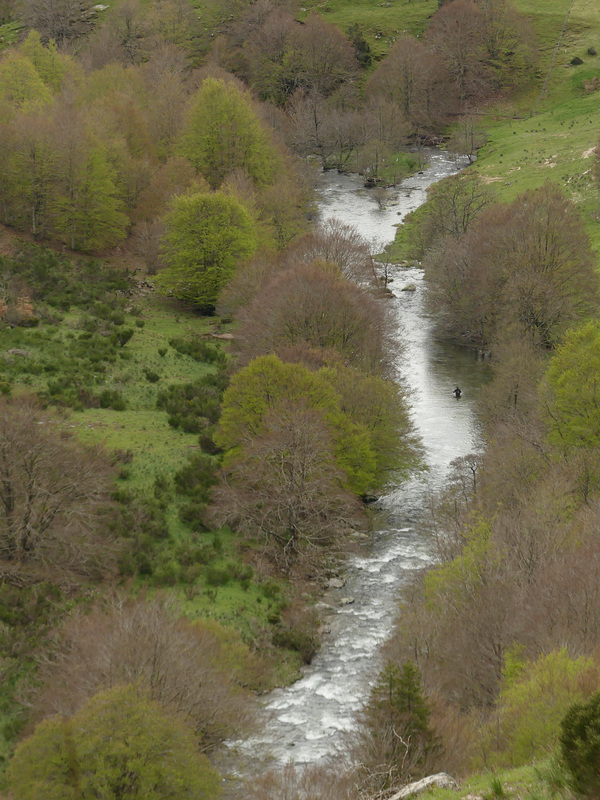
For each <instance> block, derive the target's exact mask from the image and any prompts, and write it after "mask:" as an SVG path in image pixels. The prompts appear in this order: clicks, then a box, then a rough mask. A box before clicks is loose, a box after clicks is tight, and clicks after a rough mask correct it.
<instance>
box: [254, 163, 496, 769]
mask: <svg viewBox="0 0 600 800" xmlns="http://www.w3.org/2000/svg"><path fill="white" fill-rule="evenodd" d="M460 166H462V164H461V163H460V162H459V163H457V162H456V161H455V160H454V159H453V158H452V157H451V156H448V155H447V154H445V153H442V152H440V151H432V152H431V153H430V165H429V167H427V168H426V169H424V170H423V171H422V173H421V174H416V175H413V176H411V177H410V178H408V179H407V180H406V181H404V182H403V183H402V184H401V185H400V186H398V187H397V188H396V190H395V191H394V190H392V191H390V194H389V197H388V202H387V204H386V206H385V207H383V208H382V207H381V206H380V204H379V203H378V202H376V200H375V199H374V198H373V197H372V194H371V193H370V190H368V189H365V188H364V186H363V180H362V178H361V177H360V176H355V175H340V174H337V173H331V172H329V173H325V174H324V175H323V179H322V187H321V200H320V204H319V210H320V217H321V219H328V218H330V217H337V218H338V219H341V221H342V222H344V223H345V224H348V225H352V226H353V227H355V228H356V229H357V230H358V231H359V233H360V234H361V235H362V236H363V237H364V238H366V239H367V240H368V241H369V242H370V244H371V248H372V250H373V252H379V251H380V250H381V249H382V247H383V246H384V245H385V244H386V243H387V242H388V241H390V240H391V239H392V238H393V235H394V232H395V226H396V225H398V224H401V222H402V220H403V219H404V217H405V216H406V214H408V213H410V211H412V210H414V209H415V208H417V207H418V206H419V205H420V204H422V203H423V202H424V201H425V199H426V192H427V187H428V186H430V185H431V184H432V183H435V182H436V181H437V180H440V179H441V178H442V177H445V176H446V175H449V174H452V173H453V172H456V171H457V170H458V169H459V168H460ZM389 278H390V279H391V281H390V287H389V288H390V289H391V291H392V296H391V297H390V300H389V302H390V304H391V311H392V314H393V317H394V320H395V329H396V333H395V340H396V342H397V351H396V354H395V355H396V358H395V360H396V367H397V372H398V375H399V376H400V380H401V382H402V384H403V386H404V387H405V388H406V390H407V391H408V392H409V396H410V401H411V406H412V415H413V421H414V424H415V428H416V430H417V432H418V434H419V435H420V437H421V440H422V443H423V448H424V457H425V462H426V465H427V469H426V470H425V471H424V472H423V473H421V474H419V475H418V476H416V477H414V478H413V479H411V480H410V481H408V482H406V483H404V484H402V485H401V486H398V487H393V488H391V489H390V491H389V492H388V493H387V494H386V495H385V496H383V497H381V498H380V499H379V501H378V502H377V503H376V504H375V505H374V506H373V513H374V517H375V529H374V533H373V543H372V547H371V549H370V552H369V554H368V555H365V556H354V557H351V558H350V559H349V560H348V563H347V565H346V569H345V573H344V583H343V586H340V585H337V588H332V589H330V590H329V591H328V592H327V594H326V596H325V597H324V599H323V602H322V603H321V606H320V609H319V610H320V617H321V620H322V622H323V625H324V630H325V633H324V637H323V643H322V647H321V649H320V651H319V652H318V653H317V655H316V656H315V658H314V659H313V661H312V663H311V664H310V665H309V666H308V667H306V668H305V670H304V674H303V676H302V678H301V679H300V680H299V681H297V682H296V683H294V684H293V685H292V686H289V687H286V688H283V689H277V690H275V691H274V692H272V693H271V694H270V695H268V696H267V697H266V698H265V703H264V706H263V711H262V714H263V715H264V716H263V719H262V720H261V723H260V724H259V728H260V730H261V733H260V735H257V736H255V737H253V738H252V739H251V740H249V741H248V742H247V743H244V744H243V745H241V746H240V749H241V751H242V758H243V757H244V754H245V755H246V756H248V757H251V758H252V761H253V762H255V763H256V761H257V760H264V761H267V762H268V761H271V762H274V763H275V764H279V765H283V764H285V763H286V762H288V761H289V760H292V761H294V762H295V763H298V764H317V763H319V762H321V761H322V760H324V759H326V758H327V757H328V756H330V755H331V754H332V753H333V752H334V751H335V749H336V748H337V747H339V746H340V745H341V744H342V742H343V738H344V735H345V733H346V732H347V731H349V730H351V729H352V726H353V720H354V715H355V714H356V712H357V711H358V710H359V708H360V706H361V703H362V701H363V700H364V697H365V692H366V691H368V687H369V685H370V684H371V683H372V681H373V680H374V679H375V677H376V675H377V671H378V669H379V667H380V661H379V651H380V648H381V646H382V645H383V643H384V642H385V640H386V638H387V637H388V636H389V634H390V632H391V629H392V624H393V620H394V617H395V611H396V600H397V596H398V593H399V591H400V589H401V588H402V586H403V585H404V584H405V582H406V580H407V579H408V577H409V576H410V574H411V573H412V572H414V571H415V570H420V569H423V568H424V567H426V566H427V565H428V564H430V563H432V559H433V546H432V542H431V541H430V540H429V538H428V536H427V535H426V534H425V533H424V530H425V525H424V524H423V519H424V516H425V515H426V514H427V512H428V507H429V498H430V496H431V493H432V492H433V493H435V492H436V491H437V490H439V489H440V488H441V486H442V485H443V482H444V479H445V477H446V475H447V472H448V469H449V466H450V463H451V462H452V461H453V460H454V459H455V458H458V457H460V456H463V455H466V454H468V453H470V452H472V451H474V450H476V449H478V448H479V447H480V445H481V439H480V431H479V427H478V423H477V420H476V417H475V412H474V404H475V399H476V396H477V392H478V389H479V387H480V386H481V384H482V382H483V381H484V380H485V366H484V365H483V364H482V362H481V361H478V360H477V356H476V353H474V352H472V351H468V350H465V349H463V348H459V347H453V346H452V345H448V344H443V343H440V342H437V341H435V339H434V336H433V321H432V320H431V318H430V317H429V316H428V314H427V311H426V309H425V304H424V296H425V291H426V289H425V284H424V277H423V272H422V270H421V269H420V268H419V267H418V266H409V267H400V266H394V267H390V272H389ZM407 284H413V285H414V287H415V290H414V291H411V292H403V291H401V290H402V288H403V287H404V286H405V285H407ZM457 383H458V384H459V385H460V386H461V388H462V390H463V394H462V396H461V398H460V400H457V399H456V398H455V397H454V395H453V393H452V391H453V389H454V387H455V385H456V384H457Z"/></svg>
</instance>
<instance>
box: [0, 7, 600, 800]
mask: <svg viewBox="0 0 600 800" xmlns="http://www.w3.org/2000/svg"><path fill="white" fill-rule="evenodd" d="M567 11H569V12H570V13H569V15H568V16H567ZM597 52H600V7H599V6H598V3H597V2H596V1H595V0H575V2H574V3H570V2H569V0H512V2H510V3H509V2H508V0H506V2H504V0H503V2H498V3H496V4H494V3H490V2H489V0H447V2H438V3H435V2H434V0H391V2H382V3H377V4H373V3H367V2H361V0H357V2H347V0H327V2H320V3H315V4H312V3H306V4H304V5H302V6H295V5H293V4H291V5H285V6H283V5H279V4H276V3H271V2H268V0H267V1H266V2H264V3H263V2H262V0H261V2H258V3H234V2H231V1H230V0H206V2H205V1H204V0H160V2H159V0H143V1H142V0H113V2H107V3H106V5H104V4H103V5H102V6H94V7H93V8H92V7H91V5H90V4H88V3H85V2H80V0H61V2H60V3H59V4H48V3H46V2H45V0H23V2H16V0H15V2H13V1H12V0H4V2H1V0H0V222H1V225H0V395H1V396H0V401H1V402H0V478H1V480H0V680H1V687H0V772H1V774H2V777H0V789H5V790H6V791H10V792H12V794H10V795H9V797H10V798H11V800H12V798H14V800H28V798H31V800H37V799H38V798H39V797H41V796H42V795H41V794H40V793H43V794H44V796H47V797H48V798H50V797H54V796H56V797H59V796H60V797H61V798H62V797H67V796H69V797H70V796H72V797H73V798H74V799H75V798H76V797H82V798H83V797H85V798H87V797H88V796H89V797H92V796H96V794H94V793H97V791H99V789H98V786H99V785H100V784H99V783H98V781H100V782H101V781H103V780H105V778H106V781H108V783H110V782H111V780H112V777H111V775H112V772H111V770H112V769H113V767H112V766H111V764H113V760H112V759H113V755H114V754H113V751H112V750H111V747H112V745H110V743H107V740H106V737H105V733H106V731H107V730H109V729H110V730H111V731H112V729H113V727H114V729H115V730H117V731H118V737H121V736H122V738H119V739H118V743H117V744H118V747H120V748H122V750H121V751H120V752H121V753H124V754H125V755H123V759H124V760H123V763H124V764H126V765H132V764H134V762H135V765H134V767H135V770H139V771H138V772H136V773H135V775H136V778H135V780H133V781H132V783H131V785H130V786H129V788H127V790H126V791H125V790H123V791H121V789H120V788H119V787H118V786H117V783H118V782H119V781H120V780H121V778H123V775H126V774H127V775H129V774H130V773H129V772H128V771H127V770H128V769H129V768H130V767H129V766H127V768H125V767H123V769H122V770H121V771H119V770H116V773H118V775H117V777H116V778H115V779H114V780H115V781H117V783H115V784H114V785H113V784H112V783H111V784H110V785H111V788H110V790H107V791H108V792H109V793H108V794H107V795H106V796H107V797H115V798H116V797H119V798H123V799H124V798H125V797H127V798H128V797H131V798H132V799H133V798H137V797H142V796H143V797H144V798H147V799H148V800H151V798H152V797H154V796H156V797H157V798H158V797H159V796H167V794H169V793H170V795H169V796H178V797H179V796H181V797H182V798H183V797H190V798H192V797H198V796H202V797H205V798H206V800H210V798H213V797H215V798H216V797H218V796H219V794H220V788H219V787H220V784H221V782H222V780H221V777H220V776H218V775H217V772H216V770H217V766H216V765H219V767H218V768H219V769H220V770H221V771H222V772H223V774H226V773H227V771H228V769H230V768H231V764H230V762H228V757H229V752H228V750H227V748H226V747H223V743H224V742H226V741H227V740H231V739H237V738H239V737H244V736H246V735H248V733H249V732H251V731H252V725H253V724H255V723H253V709H254V708H255V706H256V703H257V698H259V697H260V695H262V694H264V693H266V692H268V691H270V690H272V689H273V688H274V687H276V686H281V685H286V684H289V683H291V682H292V681H293V680H294V679H295V678H297V677H298V675H299V674H300V671H301V669H302V665H303V664H306V663H309V662H310V661H311V659H312V658H313V656H314V654H315V652H316V651H317V650H318V647H319V638H320V636H321V630H320V622H319V618H318V613H317V610H316V609H317V607H316V606H315V602H316V601H317V600H318V598H319V596H320V594H321V593H322V591H323V587H324V586H327V585H330V583H329V582H330V581H331V579H332V578H334V579H338V578H339V574H340V570H342V569H343V563H344V560H345V559H346V558H347V557H348V554H349V553H355V552H361V553H364V552H365V550H366V549H367V545H366V544H365V543H368V541H369V536H368V533H369V532H370V528H371V511H370V509H369V507H368V506H369V502H370V500H371V499H372V498H373V497H374V496H378V495H379V494H381V493H384V492H385V491H387V490H388V489H389V487H390V486H397V485H398V484H399V483H401V482H402V481H403V480H404V479H405V478H406V477H408V476H410V475H411V474H413V473H415V472H416V471H418V470H420V469H421V468H422V456H423V454H422V449H421V446H420V444H419V442H418V441H417V437H416V436H415V431H414V425H413V423H412V421H411V412H410V404H411V402H413V399H412V397H411V394H410V392H409V391H408V390H407V389H406V387H404V386H398V384H397V382H396V379H397V375H396V373H395V370H394V360H395V358H396V356H397V354H396V353H395V351H394V350H393V349H391V347H390V342H391V341H392V336H391V331H392V329H391V327H390V326H391V321H390V319H389V314H388V313H386V307H385V303H386V300H385V297H386V291H387V290H388V289H387V285H384V284H386V281H383V280H382V278H381V276H378V275H377V272H376V269H375V267H374V264H373V260H372V256H371V253H370V252H369V245H368V243H367V242H366V241H364V240H363V239H362V238H361V237H360V236H359V235H358V234H357V233H356V231H354V230H352V229H351V228H350V227H349V226H347V225H345V224H344V223H343V222H337V223H335V222H334V223H332V222H331V221H329V222H326V223H323V224H320V225H315V224H314V216H315V204H316V194H315V187H316V185H317V181H318V171H319V169H321V168H324V169H338V170H339V171H340V172H359V173H360V174H361V175H362V176H363V177H364V180H365V185H366V186H369V187H372V188H373V191H374V193H373V198H374V199H375V200H376V202H377V203H379V205H380V206H381V205H382V204H385V201H386V197H387V194H386V192H387V191H388V188H389V185H390V184H392V183H393V184H397V183H398V182H399V181H400V180H401V178H402V177H403V176H406V175H408V174H410V173H411V172H414V171H415V170H417V169H418V168H419V166H420V161H419V157H418V154H417V155H415V150H420V148H421V147H422V146H423V145H424V146H427V147H432V146H436V145H439V146H442V147H446V146H447V147H456V148H457V149H460V150H461V152H463V153H466V154H468V155H472V156H475V155H476V158H474V163H473V164H472V165H471V166H469V167H468V168H467V169H466V170H464V171H463V172H462V174H460V175H458V176H455V177H452V178H448V179H446V180H445V181H443V182H441V183H440V184H438V185H437V186H435V187H433V188H432V189H431V191H430V193H429V201H428V202H427V203H426V204H425V205H424V206H422V207H421V208H420V209H418V210H417V211H416V212H414V213H413V214H412V215H411V216H410V217H409V219H408V220H407V224H406V225H403V226H400V227H399V230H398V235H397V239H396V242H395V243H394V245H392V246H391V247H390V248H389V252H388V254H387V258H388V260H389V261H394V260H397V261H401V260H404V259H418V260H419V261H422V263H423V267H424V271H425V279H426V281H427V283H428V287H429V288H428V297H429V302H430V310H431V312H432V314H433V315H434V318H435V320H436V325H437V328H436V335H438V336H439V337H442V338H447V339H449V340H451V341H453V342H457V343H459V344H461V345H466V346H467V347H468V348H471V349H473V350H478V351H480V352H482V353H486V354H491V358H490V364H491V366H490V375H491V379H490V381H489V384H488V385H487V386H486V387H485V389H484V390H482V392H481V400H480V408H479V410H480V415H481V425H482V426H483V428H484V429H485V432H486V448H485V452H484V453H482V454H477V455H469V456H467V457H465V458H464V459H461V460H459V461H457V462H455V463H453V464H452V465H451V470H450V479H449V483H448V486H447V489H446V490H445V492H444V493H443V496H441V497H439V498H436V499H435V502H433V501H432V505H431V511H432V514H431V516H432V520H433V521H432V523H431V525H432V530H431V531H426V532H424V533H425V535H428V534H433V537H432V538H433V539H435V542H436V546H437V548H438V550H437V563H436V564H435V565H434V566H432V567H431V568H430V569H429V570H428V571H426V572H423V573H421V572H419V571H417V570H415V580H414V581H407V588H406V590H405V591H404V593H403V596H402V598H401V599H400V606H399V616H398V620H397V623H396V627H395V631H394V633H393V635H392V636H391V638H390V641H389V642H388V644H387V645H386V647H385V649H384V651H383V659H384V662H385V664H384V667H383V670H382V672H381V673H380V674H379V675H378V676H376V675H373V681H372V686H371V688H370V691H369V692H366V693H365V694H366V696H365V705H364V709H363V711H362V712H361V714H360V716H359V717H357V719H356V720H355V723H354V726H353V727H354V733H355V734H356V735H357V737H358V738H357V739H356V740H355V741H354V744H353V745H348V746H347V749H346V751H345V753H344V755H343V756H342V755H340V758H339V763H337V764H336V765H334V766H333V767H332V768H331V769H330V768H329V766H328V767H323V768H320V767H318V768H316V769H315V770H314V771H310V770H309V771H308V772H306V773H305V774H302V773H300V772H295V771H294V770H293V769H292V768H291V767H290V769H289V770H288V771H284V772H281V771H279V772H278V771H277V770H274V771H273V772H272V773H271V772H266V771H265V773H264V774H263V775H262V776H260V779H259V780H256V781H254V779H253V778H250V779H249V780H248V781H247V782H246V783H244V785H243V786H241V784H238V783H236V782H235V780H234V781H233V782H232V783H231V785H228V787H227V791H229V793H230V795H231V796H233V795H236V800H239V798H240V796H241V794H243V796H244V800H276V799H277V800H279V799H280V798H281V797H282V796H284V794H285V796H286V797H288V796H289V797H290V799H291V800H312V798H313V797H316V796H322V797H324V796H327V797H331V800H359V798H360V800H364V798H366V797H367V798H369V800H372V798H375V797H377V798H383V797H387V796H389V795H390V794H392V793H393V792H394V791H395V790H396V789H397V788H398V787H399V786H400V785H402V784H403V783H405V782H407V781H408V780H409V779H411V778H413V777H415V776H416V777H418V776H420V775H422V774H424V773H426V772H429V771H434V770H437V769H447V770H449V771H452V772H454V774H456V775H457V776H458V777H460V778H461V780H462V782H461V785H460V797H461V798H470V800H473V798H478V799H479V798H482V800H492V798H496V799H497V800H500V798H503V797H507V798H511V799H512V798H514V799H515V800H517V798H519V800H525V798H534V797H538V798H543V800H546V798H548V799H549V798H554V797H557V796H558V797H560V798H561V800H575V798H577V797H578V796H579V795H578V794H577V792H576V791H575V790H573V789H572V788H571V784H570V783H569V779H568V777H567V773H566V771H565V770H566V767H565V764H564V763H561V762H560V759H558V757H557V755H556V753H557V749H556V748H557V741H558V726H559V723H560V720H561V719H562V718H563V717H564V715H565V714H566V713H567V711H568V709H569V707H570V706H572V704H573V703H575V702H584V701H588V700H589V698H590V697H592V696H593V695H594V692H597V691H598V690H600V662H599V661H598V651H597V637H598V635H600V606H599V605H598V598H597V586H598V574H597V569H596V564H597V563H600V561H599V559H600V553H599V552H598V544H597V518H598V513H599V503H600V475H599V474H598V469H597V464H598V458H599V453H600V449H599V448H600V423H599V422H598V410H597V404H596V400H595V384H594V381H593V377H594V376H595V375H596V374H597V371H598V369H600V363H599V359H598V355H597V353H598V347H599V346H600V345H599V343H600V330H599V329H598V325H599V323H598V319H600V286H599V284H598V280H597V275H598V264H599V257H600V181H599V179H598V176H599V168H598V163H599V162H598V154H597V152H596V146H597V143H598V137H599V135H600V55H597ZM461 59H464V61H462V60H461ZM375 205H376V204H374V208H375ZM457 209H458V212H459V213H457ZM587 237H589V243H588V241H587ZM386 280H387V279H386ZM582 420H583V421H582ZM417 573H418V574H417ZM335 582H336V581H334V583H335ZM198 676H200V678H198ZM123 709H129V710H130V711H131V713H130V714H129V715H128V714H124V713H123ZM56 714H61V715H62V717H60V719H61V720H63V721H61V722H60V725H59V723H58V721H57V720H58V719H59V717H57V716H56ZM107 720H108V722H107ZM60 726H62V727H60ZM147 729H151V730H152V731H160V735H158V734H157V737H158V738H157V741H158V740H159V739H160V742H162V743H164V749H163V751H161V752H158V750H157V749H156V748H155V745H156V742H154V741H151V737H148V736H147ZM59 731H61V733H60V734H59ZM132 742H135V743H136V744H135V747H137V746H138V743H139V748H141V750H142V751H143V753H144V754H145V755H144V758H145V759H146V760H145V762H144V763H145V764H151V763H154V760H156V776H157V777H153V776H154V773H152V775H150V772H151V770H150V769H149V768H146V767H144V768H143V767H140V766H139V765H138V763H137V761H136V758H137V756H134V754H133V750H134V749H135V748H134V747H133V745H132V744H131V743H132ZM356 742H358V743H359V745H358V753H359V754H358V756H357V749H356V748H357V744H356ZM406 742H408V743H409V744H406ZM52 743H54V744H52ZM399 743H400V744H399ZM115 746H117V745H115ZM345 746H346V745H345ZM53 747H54V750H52V748H53ZM130 748H132V749H130ZM352 748H354V749H352ZM50 752H52V753H53V754H54V755H52V756H51V757H50V756H49V755H48V753H50ZM165 753H166V754H167V755H166V756H165V757H164V760H163V756H164V754H165ZM345 759H348V763H352V764H353V766H351V767H349V768H348V770H347V771H346V770H345V765H346V760H345ZM353 759H354V761H353ZM88 762H89V763H90V764H91V763H93V764H94V766H93V768H92V767H89V768H88V767H87V766H86V764H87V763H88ZM39 764H42V765H43V768H44V770H46V772H44V771H43V770H42V771H41V773H40V774H41V775H42V777H40V778H39V781H42V783H39V782H37V783H36V781H38V766H39ZM134 767H133V766H132V767H131V769H134ZM46 768H47V769H46ZM116 773H115V774H116ZM65 776H66V777H65ZM151 779H152V780H151ZM123 780H124V778H123ZM152 781H154V783H152ZM144 782H146V783H144ZM138 784H139V786H142V785H143V786H144V787H145V788H144V789H139V786H138ZM107 785H108V784H107ZM182 786H183V787H185V788H183V789H182V788H181V787H182ZM40 787H41V788H40ZM115 787H116V788H115ZM156 787H161V788H160V791H162V792H163V794H153V792H155V791H156V792H158V791H159V789H157V788H156ZM173 787H177V788H175V789H173ZM173 791H175V795H173ZM61 792H62V794H61ZM111 792H112V793H111ZM240 793H241V794H240ZM315 793H316V794H315ZM450 796H452V797H456V796H457V795H456V794H455V793H448V792H441V791H438V792H434V793H433V797H434V800H447V798H449V797H450Z"/></svg>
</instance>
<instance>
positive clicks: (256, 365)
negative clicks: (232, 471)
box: [215, 355, 376, 494]
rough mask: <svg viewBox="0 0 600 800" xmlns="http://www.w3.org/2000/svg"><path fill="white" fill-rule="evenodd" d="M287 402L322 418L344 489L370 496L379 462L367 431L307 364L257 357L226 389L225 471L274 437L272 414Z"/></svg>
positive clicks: (219, 439)
mask: <svg viewBox="0 0 600 800" xmlns="http://www.w3.org/2000/svg"><path fill="white" fill-rule="evenodd" d="M284 400H285V402H287V403H291V404H294V403H300V404H304V406H305V407H306V409H308V410H312V411H315V412H316V413H317V414H320V415H321V417H322V419H323V421H324V422H325V424H326V426H327V427H328V428H329V430H330V432H331V436H332V437H333V443H334V457H335V464H336V466H337V468H338V469H340V470H341V471H342V474H344V488H350V490H351V491H353V492H354V493H355V494H364V493H365V492H367V491H368V490H369V489H370V487H371V486H372V485H373V483H374V481H375V477H376V472H375V465H376V460H375V454H374V452H373V447H372V441H371V436H370V434H369V432H368V431H367V429H366V427H365V426H364V425H362V424H361V423H360V422H358V421H354V420H353V419H352V418H351V417H350V416H349V415H348V414H344V413H343V412H342V411H341V410H340V398H339V396H338V395H337V393H336V391H335V390H334V389H333V387H332V386H331V384H329V382H328V381H327V380H326V379H325V378H324V377H322V376H320V375H319V374H318V373H316V374H315V373H312V372H310V371H309V370H308V369H307V368H306V367H304V366H302V365H301V364H284V363H283V362H282V361H281V360H280V359H279V358H277V356H274V355H266V356H260V357H259V358H255V359H254V360H253V361H251V362H250V364H249V365H248V366H247V367H245V368H244V369H242V370H240V371H239V372H238V373H236V375H234V376H233V378H232V379H231V382H230V384H229V386H228V387H227V389H226V390H225V393H224V395H223V404H222V407H223V413H222V415H221V419H220V421H219V427H218V429H217V431H216V433H215V442H216V443H217V444H218V445H219V446H221V447H223V448H225V449H227V450H228V452H227V453H226V455H225V467H227V466H228V465H229V464H231V463H232V462H233V460H234V459H236V458H237V457H238V456H240V455H243V454H244V453H245V452H246V449H247V447H248V446H249V444H251V443H252V442H254V441H255V440H256V439H259V438H261V437H262V436H264V435H265V434H266V433H267V432H268V424H267V422H268V419H269V414H270V413H271V412H273V411H275V410H277V409H278V408H279V406H280V404H281V403H282V401H284Z"/></svg>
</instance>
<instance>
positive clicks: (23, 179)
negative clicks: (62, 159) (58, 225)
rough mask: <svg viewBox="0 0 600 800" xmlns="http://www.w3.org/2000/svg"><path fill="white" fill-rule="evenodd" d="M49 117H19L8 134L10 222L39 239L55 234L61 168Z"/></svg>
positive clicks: (42, 115) (33, 115)
mask: <svg viewBox="0 0 600 800" xmlns="http://www.w3.org/2000/svg"><path fill="white" fill-rule="evenodd" d="M52 123H53V120H52V117H50V118H49V115H48V113H47V112H46V113H44V114H42V113H39V112H38V113H36V114H28V115H19V116H18V117H16V118H15V119H14V120H13V121H12V123H11V125H10V126H9V128H8V130H7V137H6V139H5V145H6V147H7V153H6V161H7V163H6V168H7V169H6V171H7V176H6V177H7V185H6V195H5V208H6V211H5V214H6V217H5V218H6V221H7V222H9V224H12V225H14V226H15V227H17V228H20V229H22V230H26V231H28V232H29V233H31V235H32V236H34V237H35V238H36V239H41V238H43V237H45V236H48V235H50V234H51V232H52V230H53V222H54V218H53V217H54V210H55V202H56V197H57V189H58V175H59V172H58V170H59V164H58V155H57V152H56V139H55V129H54V126H53V124H52Z"/></svg>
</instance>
